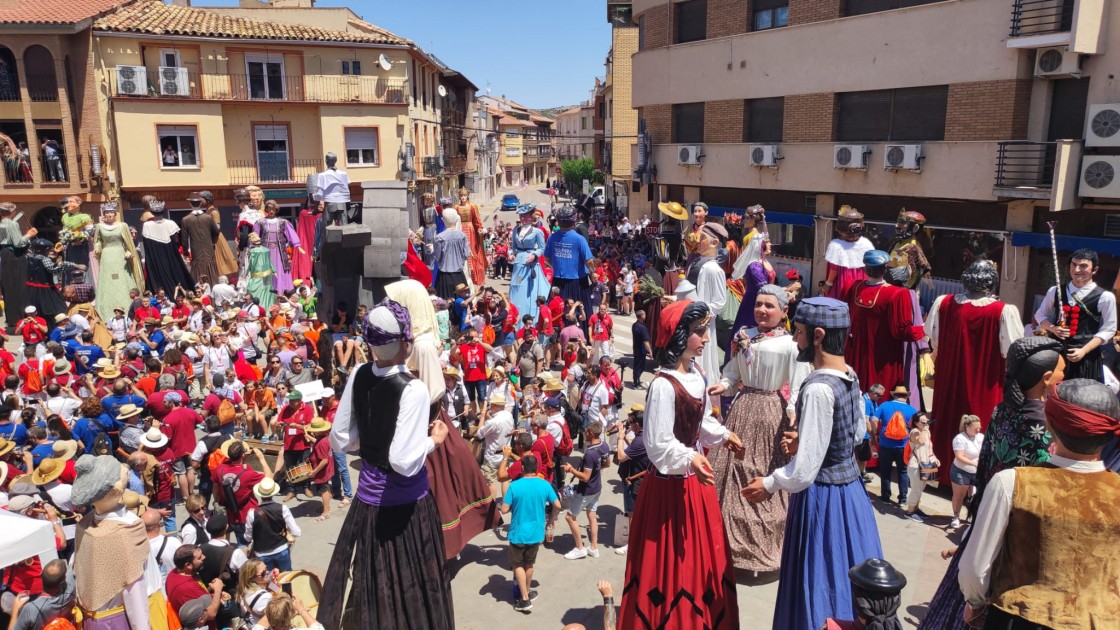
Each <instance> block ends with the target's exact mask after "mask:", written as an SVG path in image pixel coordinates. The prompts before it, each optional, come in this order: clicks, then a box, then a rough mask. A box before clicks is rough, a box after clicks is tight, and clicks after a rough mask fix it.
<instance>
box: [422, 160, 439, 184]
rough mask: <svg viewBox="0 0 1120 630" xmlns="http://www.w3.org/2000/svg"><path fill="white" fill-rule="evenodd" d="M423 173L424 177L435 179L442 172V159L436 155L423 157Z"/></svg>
mask: <svg viewBox="0 0 1120 630" xmlns="http://www.w3.org/2000/svg"><path fill="white" fill-rule="evenodd" d="M422 172H423V174H424V178H425V179H436V178H438V177H439V176H440V175H442V174H443V165H442V160H441V159H440V158H438V157H426V158H424V166H423V171H422Z"/></svg>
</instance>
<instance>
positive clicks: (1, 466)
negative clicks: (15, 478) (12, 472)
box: [0, 462, 8, 488]
mask: <svg viewBox="0 0 1120 630" xmlns="http://www.w3.org/2000/svg"><path fill="white" fill-rule="evenodd" d="M6 481H8V465H7V464H5V463H3V462H0V488H2V487H3V486H4V483H5V482H6Z"/></svg>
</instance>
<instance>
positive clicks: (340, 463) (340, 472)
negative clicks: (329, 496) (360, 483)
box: [331, 451, 354, 499]
mask: <svg viewBox="0 0 1120 630" xmlns="http://www.w3.org/2000/svg"><path fill="white" fill-rule="evenodd" d="M332 454H333V455H334V477H331V492H332V493H333V494H335V495H336V496H337V495H339V494H341V495H342V496H343V497H345V498H347V499H352V498H353V497H354V488H353V487H352V486H351V485H350V468H349V467H348V466H347V465H346V453H339V452H338V451H332Z"/></svg>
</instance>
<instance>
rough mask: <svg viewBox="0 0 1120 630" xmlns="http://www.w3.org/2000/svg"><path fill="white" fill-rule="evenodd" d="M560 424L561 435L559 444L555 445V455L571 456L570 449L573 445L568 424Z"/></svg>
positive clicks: (565, 422)
mask: <svg viewBox="0 0 1120 630" xmlns="http://www.w3.org/2000/svg"><path fill="white" fill-rule="evenodd" d="M566 420H567V419H565V421H564V422H560V423H559V424H560V430H561V431H562V432H563V434H562V435H561V436H560V443H559V444H557V445H556V455H557V456H559V457H567V456H569V455H571V454H572V449H573V448H574V447H575V445H574V444H573V443H572V433H571V431H569V430H568V422H567V421H566Z"/></svg>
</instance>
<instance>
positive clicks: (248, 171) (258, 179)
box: [227, 157, 323, 186]
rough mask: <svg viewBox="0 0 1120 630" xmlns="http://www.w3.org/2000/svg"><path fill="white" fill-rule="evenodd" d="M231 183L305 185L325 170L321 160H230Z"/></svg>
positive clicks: (236, 184)
mask: <svg viewBox="0 0 1120 630" xmlns="http://www.w3.org/2000/svg"><path fill="white" fill-rule="evenodd" d="M227 168H228V170H229V183H230V184H232V185H235V186H247V185H249V184H305V183H307V176H308V175H313V174H315V173H318V172H319V171H320V170H322V168H323V164H322V161H321V160H317V159H316V160H293V159H291V158H283V157H280V158H264V159H261V160H259V161H258V160H230V161H229V162H228V164H227Z"/></svg>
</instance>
